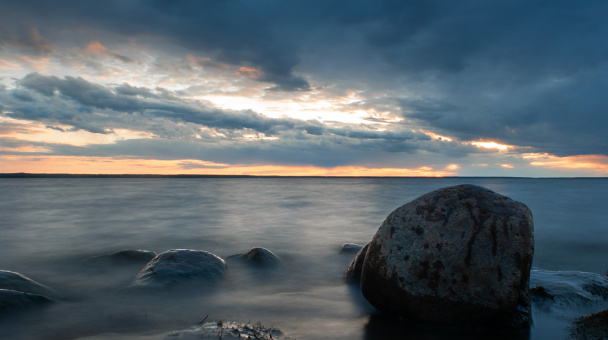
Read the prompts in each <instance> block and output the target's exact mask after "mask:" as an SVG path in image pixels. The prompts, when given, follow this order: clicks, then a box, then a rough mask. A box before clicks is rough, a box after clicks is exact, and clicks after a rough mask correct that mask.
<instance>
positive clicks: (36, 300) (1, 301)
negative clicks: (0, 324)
mask: <svg viewBox="0 0 608 340" xmlns="http://www.w3.org/2000/svg"><path fill="white" fill-rule="evenodd" d="M51 302H53V300H51V299H50V298H48V297H46V296H43V295H38V294H29V293H24V292H18V291H15V290H9V289H0V313H3V312H12V311H14V310H17V309H24V308H30V307H40V306H44V305H47V304H48V303H51Z"/></svg>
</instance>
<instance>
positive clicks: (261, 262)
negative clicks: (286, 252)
mask: <svg viewBox="0 0 608 340" xmlns="http://www.w3.org/2000/svg"><path fill="white" fill-rule="evenodd" d="M228 259H231V260H241V261H243V262H245V263H249V264H253V265H258V266H276V265H279V264H281V259H280V258H279V257H278V256H276V255H275V254H273V253H272V252H271V251H270V250H268V249H266V248H262V247H255V248H251V249H249V251H248V252H246V253H244V254H238V255H232V256H230V257H228Z"/></svg>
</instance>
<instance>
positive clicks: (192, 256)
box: [134, 249, 228, 286]
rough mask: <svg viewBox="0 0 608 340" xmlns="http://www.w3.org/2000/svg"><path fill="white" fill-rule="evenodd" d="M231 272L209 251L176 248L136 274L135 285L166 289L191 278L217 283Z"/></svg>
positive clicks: (220, 259)
mask: <svg viewBox="0 0 608 340" xmlns="http://www.w3.org/2000/svg"><path fill="white" fill-rule="evenodd" d="M227 271H228V266H227V265H226V262H225V261H224V260H223V259H222V258H220V257H219V256H216V255H213V254H211V253H208V252H206V251H201V250H190V249H174V250H168V251H165V252H163V253H160V254H158V255H157V256H156V257H155V258H154V259H152V261H150V262H148V264H147V265H146V266H145V267H144V268H143V269H142V270H141V271H140V272H139V274H137V276H136V278H135V282H134V286H150V285H152V286H155V285H160V286H166V285H170V284H176V283H182V282H185V281H188V280H192V279H203V280H206V281H208V282H217V281H219V280H221V279H222V278H223V277H224V274H225V273H226V272H227Z"/></svg>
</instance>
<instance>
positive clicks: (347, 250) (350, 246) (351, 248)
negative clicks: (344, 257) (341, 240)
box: [338, 243, 363, 254]
mask: <svg viewBox="0 0 608 340" xmlns="http://www.w3.org/2000/svg"><path fill="white" fill-rule="evenodd" d="M361 248H363V246H362V245H360V244H354V243H345V244H343V245H342V248H341V249H340V251H339V252H338V254H357V253H358V252H359V251H360V250H361Z"/></svg>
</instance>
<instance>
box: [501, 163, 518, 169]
mask: <svg viewBox="0 0 608 340" xmlns="http://www.w3.org/2000/svg"><path fill="white" fill-rule="evenodd" d="M500 166H501V167H503V168H505V169H514V168H515V167H514V166H513V165H512V164H501V165H500Z"/></svg>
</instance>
